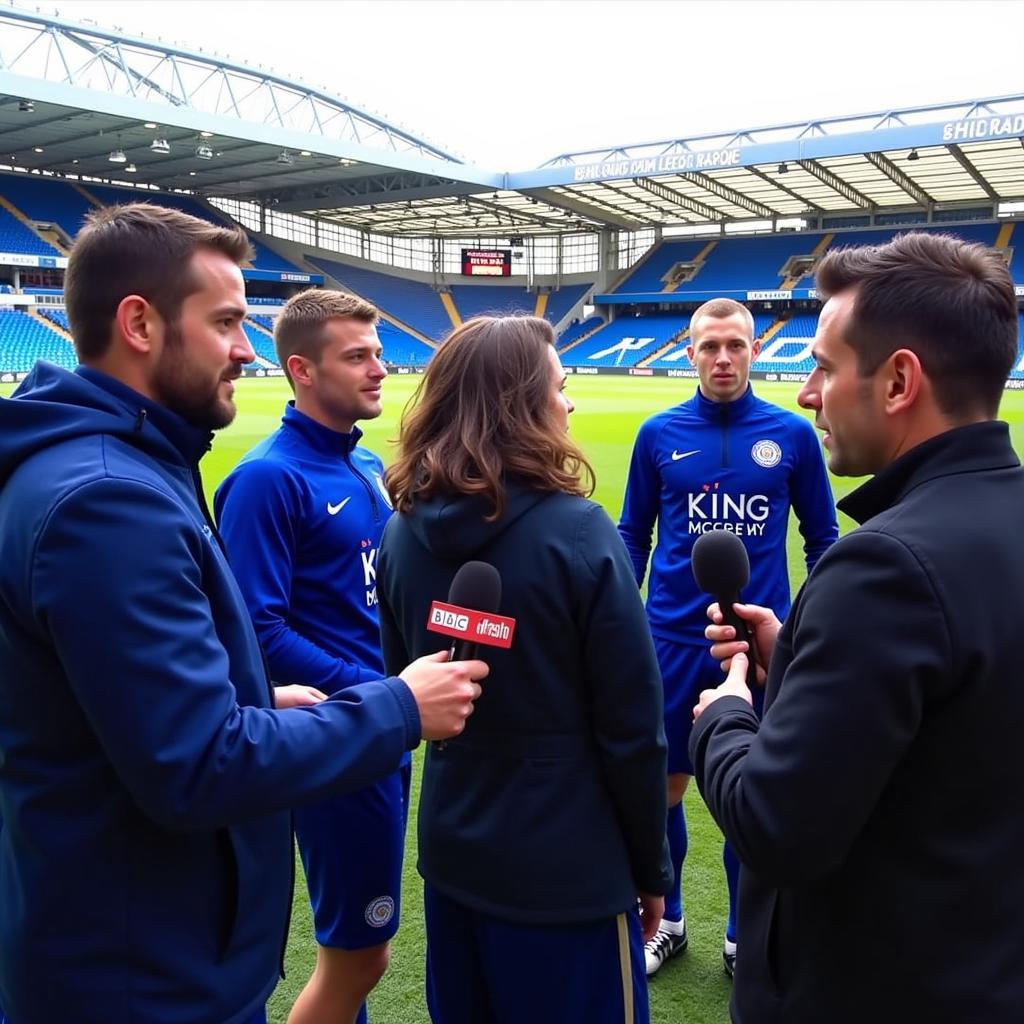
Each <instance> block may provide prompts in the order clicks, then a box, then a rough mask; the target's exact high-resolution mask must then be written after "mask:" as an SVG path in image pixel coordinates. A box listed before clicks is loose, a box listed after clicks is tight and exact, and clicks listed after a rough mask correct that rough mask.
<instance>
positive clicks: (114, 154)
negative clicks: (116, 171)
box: [107, 149, 128, 164]
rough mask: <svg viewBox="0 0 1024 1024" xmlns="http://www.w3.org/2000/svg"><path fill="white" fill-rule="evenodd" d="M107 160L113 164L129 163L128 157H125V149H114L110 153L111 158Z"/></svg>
mask: <svg viewBox="0 0 1024 1024" xmlns="http://www.w3.org/2000/svg"><path fill="white" fill-rule="evenodd" d="M107 159H108V160H109V161H110V162H111V163H112V164H124V163H127V162H128V157H126V156H125V155H124V150H123V149H112V150H111V151H110V156H108V157H107Z"/></svg>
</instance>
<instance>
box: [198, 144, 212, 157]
mask: <svg viewBox="0 0 1024 1024" xmlns="http://www.w3.org/2000/svg"><path fill="white" fill-rule="evenodd" d="M196 156H197V157H198V158H199V159H200V160H212V159H213V150H212V149H210V147H209V146H208V145H207V144H206V143H205V142H200V143H199V145H198V146H196Z"/></svg>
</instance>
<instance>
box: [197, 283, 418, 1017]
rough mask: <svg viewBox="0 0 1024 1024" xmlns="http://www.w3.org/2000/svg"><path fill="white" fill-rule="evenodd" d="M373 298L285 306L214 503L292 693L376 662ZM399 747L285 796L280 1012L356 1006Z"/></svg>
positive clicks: (393, 835)
mask: <svg viewBox="0 0 1024 1024" xmlns="http://www.w3.org/2000/svg"><path fill="white" fill-rule="evenodd" d="M376 323H377V310H376V309H375V308H374V307H373V306H371V305H370V304H369V303H367V302H364V301H363V300H362V299H360V298H358V297H356V296H353V295H345V294H343V293H341V292H335V291H320V290H310V291H306V292H303V293H301V294H299V295H296V296H295V297H294V298H292V299H291V300H290V301H289V302H288V304H287V305H286V306H285V308H284V310H283V312H282V313H281V315H280V318H279V319H278V322H277V326H276V329H275V334H274V337H275V344H276V347H277V354H278V359H279V360H280V363H281V366H282V367H283V368H284V371H285V374H286V375H287V377H288V381H289V383H290V384H291V386H292V389H293V391H294V392H295V400H294V401H293V402H290V403H289V404H288V406H287V407H286V408H285V412H284V418H283V420H282V423H281V427H280V428H279V429H278V430H277V431H276V432H275V433H273V434H271V435H270V437H268V438H267V439H266V440H265V441H263V442H262V443H261V444H259V445H257V446H256V447H255V448H254V449H253V450H252V451H251V452H249V453H248V454H247V455H246V456H245V457H244V458H243V459H242V461H241V462H240V463H239V464H238V466H237V467H236V468H235V469H234V470H233V471H232V472H231V473H230V474H229V475H228V477H227V478H226V479H225V480H224V482H223V484H221V486H220V488H219V490H218V491H217V495H216V498H215V500H214V507H215V510H216V515H217V519H218V523H219V526H220V530H221V533H222V535H223V537H224V541H225V543H226V544H227V547H228V553H229V557H230V561H231V567H232V569H233V570H234V573H235V575H236V577H237V578H238V582H239V585H240V586H241V589H242V593H243V595H244V597H245V601H246V604H247V605H248V606H249V611H250V613H251V614H252V618H253V622H254V623H255V626H256V632H257V634H258V636H259V638H260V641H261V642H262V644H263V648H264V650H265V651H266V654H267V660H268V661H269V663H270V673H271V677H272V678H273V679H274V681H275V683H277V684H292V685H293V686H294V685H296V684H300V685H303V686H305V687H308V688H310V689H309V690H308V691H307V693H308V699H318V698H322V696H323V694H330V693H333V692H335V691H336V690H339V689H343V688H346V687H350V686H353V685H358V684H360V683H362V682H365V681H368V680H372V679H378V678H380V676H381V674H382V671H383V667H384V665H383V660H382V658H381V653H380V632H379V626H378V620H377V581H376V571H377V547H378V543H379V541H380V536H381V533H382V531H383V529H384V524H385V523H386V522H387V519H388V516H390V515H391V506H390V503H389V501H388V497H387V492H386V490H385V489H384V486H383V483H382V481H381V475H382V473H383V465H382V463H381V461H380V459H379V458H378V457H377V456H376V455H374V454H373V453H372V452H369V451H367V450H366V449H365V448H361V447H359V438H360V437H361V436H362V435H361V433H360V431H359V429H358V428H357V427H356V426H355V424H356V421H357V420H362V419H373V418H374V417H376V416H379V415H380V413H381V385H382V383H383V381H384V378H385V377H386V376H387V370H386V369H385V368H384V366H383V364H382V362H381V344H380V341H379V340H378V338H377V328H376V326H375V325H376ZM408 791H409V759H408V757H407V758H406V759H405V761H404V762H403V765H402V767H401V768H400V769H399V770H398V771H397V772H395V773H393V774H392V775H390V776H388V777H387V778H385V779H384V780H382V781H381V782H379V783H375V784H374V785H372V786H369V787H367V788H366V789H363V790H359V791H357V792H355V793H351V794H346V795H344V796H338V797H333V798H332V799H331V800H329V801H328V802H326V803H323V804H315V805H311V806H306V807H301V808H298V809H297V810H296V812H295V830H296V835H297V837H298V842H299V851H300V853H301V855H302V861H303V865H304V866H305V869H306V879H307V883H308V887H309V896H310V901H311V903H312V906H313V918H314V925H315V931H316V940H317V962H316V967H315V969H314V971H313V975H312V977H311V978H310V980H309V983H308V984H307V985H306V987H305V988H304V989H303V991H302V992H301V993H300V994H299V997H298V999H297V1000H296V1002H295V1006H294V1007H293V1009H292V1012H291V1015H290V1017H289V1021H290V1024H325V1022H335V1021H337V1022H339V1024H340V1022H345V1024H350V1022H352V1021H353V1020H359V1021H365V1020H366V1008H365V1003H364V1001H365V999H366V996H367V995H368V993H369V992H370V990H371V989H372V988H373V987H374V985H376V984H377V982H378V981H379V980H380V978H381V976H382V975H383V973H384V970H385V969H386V967H387V963H388V948H389V947H388V943H389V941H390V939H391V937H392V936H393V935H394V934H395V931H396V930H397V928H398V916H399V915H398V910H399V896H400V891H401V881H402V855H403V845H404V839H405V824H406V801H407V797H408Z"/></svg>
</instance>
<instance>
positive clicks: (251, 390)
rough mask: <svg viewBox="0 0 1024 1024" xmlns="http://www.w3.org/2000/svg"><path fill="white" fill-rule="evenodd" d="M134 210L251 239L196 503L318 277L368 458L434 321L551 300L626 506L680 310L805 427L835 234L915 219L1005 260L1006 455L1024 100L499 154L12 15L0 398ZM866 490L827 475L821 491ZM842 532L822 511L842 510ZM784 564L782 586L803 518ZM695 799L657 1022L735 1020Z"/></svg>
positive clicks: (306, 933) (901, 227) (290, 968)
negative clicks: (355, 333)
mask: <svg viewBox="0 0 1024 1024" xmlns="http://www.w3.org/2000/svg"><path fill="white" fill-rule="evenodd" d="M137 201H146V202H148V203H154V204H159V205H165V206H169V207H172V208H174V209H177V210H182V211H185V212H187V213H191V214H194V215H195V216H197V217H200V218H204V219H207V220H210V221H212V222H214V223H217V224H226V225H233V224H238V225H241V226H242V227H243V228H244V229H245V231H246V232H247V233H248V235H249V238H250V239H251V241H252V244H253V247H254V252H255V255H254V257H253V259H252V260H251V262H250V263H249V264H248V265H245V266H243V268H242V275H243V278H244V281H245V294H246V300H247V309H246V316H245V320H244V330H245V333H246V335H247V336H248V338H249V341H250V342H251V345H252V349H253V351H254V352H255V359H254V361H253V362H251V363H250V364H249V365H248V366H246V367H245V370H244V379H242V380H241V381H239V385H238V394H237V404H238V408H239V415H238V417H237V419H236V420H235V422H234V423H233V424H232V425H231V426H230V427H229V428H228V429H226V430H224V431H223V432H221V433H220V434H218V436H217V438H216V441H215V443H214V446H213V450H212V452H211V453H210V455H209V456H208V457H207V458H205V459H204V461H203V464H202V473H203V483H204V487H205V489H206V491H207V493H208V495H209V496H210V499H211V501H212V496H213V493H214V490H215V489H216V488H217V486H218V484H219V483H220V481H221V480H222V479H223V477H224V476H225V475H226V474H227V473H228V472H229V471H230V470H231V469H232V468H233V467H234V466H235V465H236V464H237V462H238V460H239V459H240V458H241V456H242V455H243V454H244V453H245V452H247V451H249V450H250V449H251V448H252V447H253V446H254V445H256V444H257V443H258V442H259V441H260V440H261V439H263V438H265V437H266V436H267V435H268V434H269V433H271V432H272V431H273V430H274V429H275V428H276V426H277V425H278V423H279V420H280V417H281V412H282V408H283V406H284V404H285V402H286V401H287V399H288V398H289V397H290V396H291V392H290V390H289V387H288V384H287V382H286V380H285V379H284V371H283V370H282V368H281V366H280V365H279V363H278V359H277V355H276V352H275V347H274V327H275V323H276V320H277V317H278V316H279V314H280V312H281V309H282V307H283V306H284V303H285V302H286V301H287V300H288V299H289V298H290V297H291V296H293V295H295V294H297V293H299V292H302V291H304V290H306V289H309V288H329V289H336V290H340V291H343V292H348V293H352V294H354V295H357V296H360V297H361V298H363V299H365V300H367V301H368V302H370V303H372V304H373V305H374V306H376V307H377V309H378V310H379V311H380V317H381V319H380V322H379V325H378V333H379V337H380V340H381V343H382V345H383V358H384V360H385V365H386V366H387V368H388V371H389V378H388V380H387V382H386V384H385V386H384V413H383V415H381V416H380V417H379V418H377V419H374V420H372V421H367V422H365V423H364V424H362V426H363V427H364V432H365V443H366V444H367V446H368V447H369V448H370V449H372V450H373V451H375V452H378V453H380V455H381V456H382V458H383V459H384V461H385V463H387V462H388V461H389V458H390V453H391V451H392V445H393V442H394V440H395V438H396V437H397V434H398V426H399V421H400V417H401V413H402V409H403V407H404V406H405V405H406V402H407V401H408V400H409V398H410V397H411V396H412V394H413V391H414V389H415V388H416V385H417V383H418V382H419V380H420V379H421V374H422V372H423V370H424V368H425V367H426V366H427V365H428V363H429V362H430V360H431V358H432V357H433V355H434V353H435V352H436V351H437V349H438V346H439V345H440V344H441V343H442V341H443V339H444V338H445V337H446V335H448V334H449V333H450V332H451V331H452V330H453V329H454V328H456V327H458V326H459V325H460V324H462V323H464V322H465V321H467V320H469V319H470V318H472V317H474V316H477V315H480V314H500V315H504V314H530V315H533V316H536V317H541V318H543V319H545V320H547V321H548V322H549V323H550V325H551V327H552V328H553V330H554V332H555V335H556V338H557V351H558V353H559V355H560V358H561V361H562V363H563V365H564V367H565V369H566V373H567V374H568V377H569V381H568V387H569V393H570V395H571V396H572V400H573V402H574V403H575V405H576V412H575V414H574V416H573V417H572V419H571V434H572V436H573V438H574V439H575V440H576V442H577V443H578V444H579V445H580V446H581V447H582V448H583V450H584V451H585V453H586V455H587V457H588V459H589V460H590V461H591V463H592V465H593V466H594V469H595V473H596V480H597V487H596V491H595V495H594V497H595V500H597V501H598V502H600V503H601V504H602V505H603V506H604V507H605V508H606V509H607V511H608V513H609V515H611V517H612V519H616V518H617V516H618V514H619V512H620V509H621V507H622V501H623V492H624V488H625V481H626V472H627V468H628V466H629V459H630V452H631V450H632V446H633V441H634V439H635V437H636V433H637V429H638V428H639V426H640V424H641V423H642V422H643V421H644V420H646V419H647V418H648V417H650V416H651V415H653V414H654V413H655V412H658V411H660V410H662V409H665V408H667V407H669V406H670V405H673V404H675V403H677V402H680V401H682V400H683V399H684V398H686V397H689V396H690V395H692V394H693V391H694V389H695V386H696V377H697V372H696V370H695V369H694V367H693V365H691V363H690V361H689V359H688V357H687V347H688V344H689V338H688V328H689V321H690V316H691V314H692V313H693V311H694V310H695V309H696V308H697V307H698V306H700V305H701V304H703V303H704V302H706V301H707V300H710V299H712V298H716V297H727V298H732V299H735V300H738V301H739V302H742V303H743V304H744V305H746V306H747V307H748V308H749V310H750V311H751V313H752V314H753V318H754V333H755V338H756V339H758V341H759V343H760V352H759V354H758V355H757V357H756V359H755V360H754V362H753V364H752V366H751V378H752V379H753V381H754V387H755V389H756V392H757V394H758V395H759V396H760V397H762V398H766V399H768V400H769V401H772V402H775V403H777V404H779V405H781V406H783V407H785V408H788V409H792V410H794V411H797V412H801V413H802V414H803V415H805V416H807V417H809V418H812V415H811V413H808V412H806V411H805V410H800V409H799V407H798V405H797V402H796V395H797V392H798V390H799V387H800V384H801V382H803V381H804V380H805V379H806V378H807V376H808V374H809V373H810V372H811V371H812V369H813V368H814V360H813V359H812V357H811V354H810V350H811V345H812V343H813V340H814V335H815V330H816V324H817V317H818V311H819V309H820V302H819V300H818V295H817V292H816V290H815V285H814V275H815V269H816V267H817V266H818V264H819V262H820V261H821V259H822V258H823V257H824V256H825V255H826V254H827V253H829V252H831V251H834V250H836V249H840V248H842V247H846V246H860V245H878V244H883V243H885V242H887V241H889V240H891V239H892V238H894V237H895V236H897V235H899V234H901V233H904V232H907V231H915V232H918V231H919V232H925V233H929V234H932V233H944V234H951V235H955V236H957V237H959V238H962V239H965V240H967V241H970V242H976V243H979V244H981V245H983V246H985V247H987V248H988V249H990V250H992V251H993V252H995V253H997V254H998V255H999V257H1000V258H1002V259H1003V260H1005V262H1006V264H1007V265H1008V266H1009V268H1010V271H1011V274H1012V277H1013V280H1014V282H1015V288H1016V294H1017V296H1018V300H1019V305H1020V311H1019V323H1020V335H1021V339H1022V340H1021V341H1019V343H1018V352H1017V358H1016V362H1015V364H1014V368H1013V371H1012V373H1011V375H1010V378H1009V380H1008V381H1007V384H1006V392H1005V395H1004V398H1003V401H1002V405H1001V413H1000V415H1001V418H1002V419H1005V420H1007V421H1008V422H1009V423H1010V425H1011V436H1012V439H1013V443H1014V446H1015V448H1016V450H1017V452H1018V453H1024V257H1018V258H1016V259H1015V249H1016V247H1017V245H1018V244H1021V245H1024V94H1022V95H1011V96H996V97H987V98H977V97H973V98H967V99H964V100H963V102H959V103H953V104H944V105H933V106H921V107H917V108H908V109H891V110H876V111H869V112H866V113H863V114H860V115H857V116H841V117H839V116H837V117H835V118H832V119H823V120H817V121H809V122H804V123H795V122H794V123H788V124H775V125H767V126H762V127H756V126H748V127H740V128H732V129H730V130H723V131H721V132H720V133H718V134H703V135H699V136H696V137H686V138H667V139H664V140H662V141H659V142H656V143H649V142H648V143H643V144H636V145H617V146H615V147H609V148H608V149H605V150H600V151H592V152H582V153H562V154H559V155H557V156H555V157H554V158H552V159H551V160H549V161H548V162H547V163H545V164H544V165H543V166H540V167H536V168H534V169H530V170H523V171H517V172H497V171H489V170H486V169H483V168H481V167H477V166H473V165H470V164H467V163H465V162H463V161H462V160H461V159H459V158H457V157H455V156H453V155H452V154H450V153H447V152H445V151H443V150H441V149H439V148H437V147H436V146H434V145H432V144H431V143H429V142H427V141H424V140H423V139H421V138H418V137H417V136H416V135H414V134H412V133H411V132H410V131H408V130H407V129H404V128H399V127H398V126H396V125H393V124H389V123H386V122H385V121H383V120H381V119H380V118H379V117H377V116H375V115H371V114H369V113H367V112H365V111H362V110H360V109H357V108H355V107H353V106H351V105H349V104H348V103H346V102H343V101H342V100H341V99H339V98H337V97H335V96H332V95H328V94H326V93H324V92H322V91H318V90H315V89H313V88H311V87H309V86H307V85H305V84H303V83H301V82H299V81H293V80H289V79H286V78H283V77H277V76H276V75H274V74H270V73H268V72H267V71H266V70H265V69H254V68H248V67H245V66H243V65H241V64H235V63H232V62H230V61H229V60H227V59H224V58H220V57H217V58H214V57H212V56H211V55H210V54H203V53H200V52H192V51H188V50H185V49H182V48H178V47H175V46H170V45H165V44H163V43H158V42H155V41H154V40H152V39H144V38H137V37H132V36H127V35H125V34H123V33H121V32H116V31H113V30H107V29H104V28H102V27H100V26H97V25H94V24H81V23H77V22H73V21H70V20H66V19H62V18H60V17H57V16H48V15H44V14H39V13H34V12H29V11H27V10H21V9H17V8H6V7H5V8H2V9H0V394H2V395H3V396H5V397H6V396H8V395H10V394H11V393H12V392H13V391H14V390H15V388H16V387H17V386H18V384H19V382H20V381H22V380H23V379H24V378H25V377H26V376H27V375H28V374H29V372H30V371H31V370H32V368H33V366H34V365H35V364H36V362H37V361H38V360H46V361H49V362H51V363H54V364H56V365H58V366H61V367H66V368H68V369H73V368H74V367H75V366H76V364H77V360H76V357H75V351H74V348H73V345H72V339H71V334H70V327H69V322H68V318H67V315H66V311H65V302H64V286H63V282H64V271H65V268H66V267H67V264H68V254H69V251H70V247H71V245H72V242H73V240H74V238H75V236H76V234H77V233H78V231H79V229H80V227H81V226H82V224H83V221H84V219H85V218H86V217H87V216H88V214H89V213H90V211H93V210H96V209H97V208H100V207H104V206H111V205H119V204H125V203H132V202H137ZM858 482H859V481H857V480H851V479H849V478H833V479H832V487H833V491H834V493H835V496H836V497H837V498H839V497H841V496H842V495H844V494H845V493H847V492H848V491H850V490H851V489H852V488H853V487H854V486H855V485H856V484H857V483H858ZM851 525H852V523H851V521H850V520H848V519H845V518H843V517H841V518H840V530H841V531H845V530H847V529H849V528H850V527H851ZM789 564H790V575H791V580H792V582H793V587H794V590H795V589H796V588H797V587H798V586H799V584H800V583H801V582H802V579H803V576H804V569H803V553H802V549H801V538H800V535H799V533H798V532H797V530H796V529H791V530H790V531H789ZM417 785H418V781H416V777H415V772H414V789H415V787H416V786H417ZM412 806H413V808H415V800H414V801H413V804H412ZM686 812H687V816H688V819H689V823H690V825H689V827H690V852H689V856H688V859H687V867H686V872H687V876H686V878H687V881H686V886H687V889H686V894H687V895H686V899H687V921H688V924H689V929H690V946H689V951H688V953H687V955H686V956H685V957H680V958H678V959H677V960H675V961H673V963H672V964H671V966H670V967H668V968H667V969H666V970H664V971H663V972H661V973H660V974H659V976H658V977H657V978H655V979H654V980H652V983H651V1019H652V1020H654V1021H656V1022H659V1024H668V1022H670V1021H671V1022H678V1021H688V1022H691V1024H723V1022H725V1021H726V1020H728V1009H727V1006H728V999H729V993H730V982H729V980H728V978H726V976H725V975H724V973H723V971H722V962H721V922H722V920H723V919H724V914H725V901H726V895H725V886H724V881H723V879H722V872H721V865H720V858H721V846H720V836H719V833H718V830H717V827H716V826H715V824H714V823H713V821H712V820H711V818H710V816H709V815H708V813H707V811H706V810H705V808H704V805H703V803H702V801H701V799H700V797H699V795H698V794H697V792H696V787H694V786H691V787H690V789H689V791H688V793H687V796H686ZM413 814H415V811H413ZM404 877H405V881H404V887H403V899H404V906H403V910H402V926H401V929H400V931H399V932H398V935H397V937H396V939H395V940H394V943H393V952H392V960H391V966H390V968H389V970H388V973H387V974H386V975H385V977H384V979H383V981H382V982H381V984H380V985H379V986H378V987H377V989H376V990H375V991H374V992H373V994H372V996H371V998H370V1013H371V1018H372V1019H375V1020H378V1021H383V1022H386V1024H424V1022H426V1021H428V1019H429V1018H428V1015H427V1010H426V1006H425V1003H424V997H423V957H424V929H423V919H422V909H421V908H422V883H421V881H420V879H419V876H418V875H417V872H416V830H415V827H414V826H413V827H411V828H410V830H409V833H408V836H407V848H406V861H405V876H404ZM297 878H298V882H297V885H296V888H295V900H294V909H293V916H292V922H291V929H290V936H289V943H288V949H287V955H286V967H287V976H286V978H285V979H284V980H283V981H282V982H281V983H280V985H279V986H278V989H277V991H276V992H275V994H274V996H273V998H272V1001H271V1004H270V1008H269V1014H270V1020H272V1021H275V1022H284V1021H285V1020H286V1019H287V1015H288V1012H289V1008H290V1007H291V1005H292V1003H293V1001H294V999H295V997H296V995H297V993H298V991H299V990H300V989H301V987H302V985H303V984H304V983H305V980H306V978H307V977H308V975H309V972H310V970H311V968H312V965H313V960H314V957H315V942H314V939H313V933H312V926H311V922H310V911H309V906H308V901H307V897H306V893H305V889H304V886H303V884H302V874H301V865H299V868H298V873H297Z"/></svg>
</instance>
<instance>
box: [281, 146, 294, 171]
mask: <svg viewBox="0 0 1024 1024" xmlns="http://www.w3.org/2000/svg"><path fill="white" fill-rule="evenodd" d="M277 162H278V163H279V164H285V165H286V166H287V167H291V165H292V164H293V163H295V157H293V156H292V155H291V153H289V152H288V150H286V149H282V150H281V152H280V153H278V154H277Z"/></svg>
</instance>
